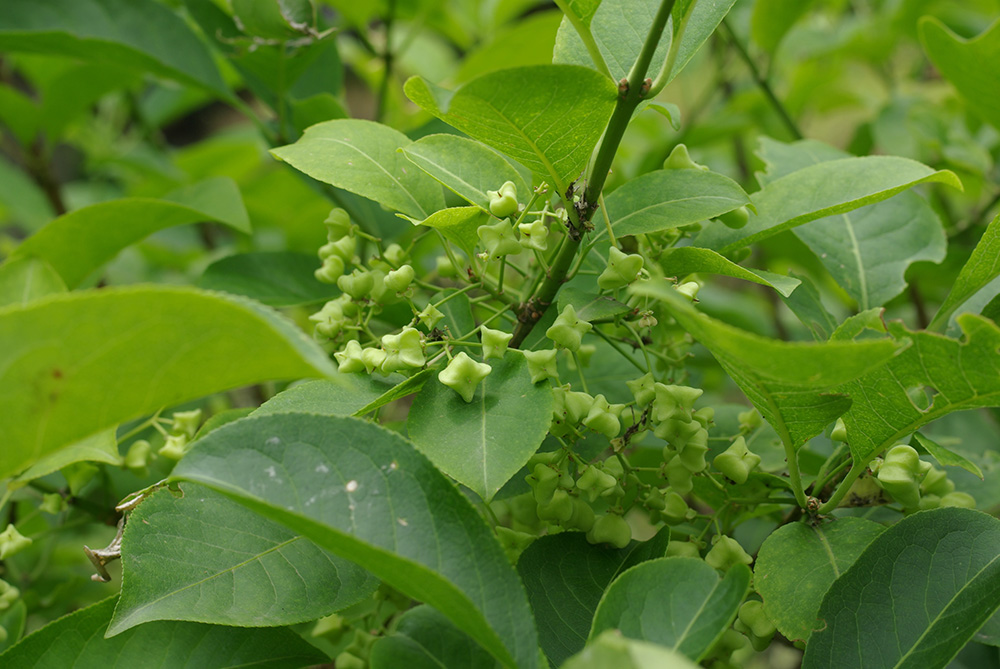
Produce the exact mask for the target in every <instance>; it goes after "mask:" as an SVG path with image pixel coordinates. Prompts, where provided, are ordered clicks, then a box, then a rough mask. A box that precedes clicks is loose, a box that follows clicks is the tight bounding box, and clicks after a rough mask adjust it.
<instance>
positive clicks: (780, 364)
mask: <svg viewBox="0 0 1000 669" xmlns="http://www.w3.org/2000/svg"><path fill="white" fill-rule="evenodd" d="M631 291H632V293H633V294H636V295H647V296H649V297H654V298H657V299H659V300H661V301H662V302H663V304H664V306H665V307H666V308H667V310H668V311H669V312H670V314H671V315H672V316H673V317H674V318H675V319H677V322H678V323H680V325H681V327H683V328H684V329H685V330H687V331H688V332H689V333H691V335H692V336H693V337H694V338H695V339H697V340H698V341H699V342H701V344H702V345H703V346H705V347H706V348H707V349H708V350H709V351H710V352H711V353H712V355H713V356H715V359H716V360H718V361H719V364H720V365H722V367H723V369H725V370H726V372H727V373H728V374H729V376H731V377H732V379H733V381H735V382H736V385H738V386H739V387H740V389H741V390H742V391H743V392H744V393H745V394H746V396H747V399H749V400H750V401H751V402H752V403H753V405H754V406H755V407H757V409H758V410H759V411H760V413H761V415H762V416H763V417H764V418H765V419H766V420H767V422H768V423H770V424H771V427H773V428H774V429H775V431H776V432H777V433H778V436H779V437H780V438H781V441H782V443H784V444H785V445H786V446H793V447H798V446H800V445H801V444H804V443H805V442H806V441H808V440H809V439H811V438H812V437H814V436H816V435H817V434H819V433H820V432H822V431H823V429H824V428H825V427H826V426H827V425H828V424H829V423H830V422H831V421H833V420H834V419H836V418H837V417H838V416H840V415H841V414H842V413H844V411H846V410H847V408H848V407H849V406H850V399H848V398H847V397H845V396H843V395H836V394H832V393H831V392H830V391H831V390H832V389H833V388H835V387H838V386H841V385H842V384H844V383H846V382H848V381H850V380H852V379H856V378H858V377H860V376H861V375H863V374H865V373H867V372H870V371H871V370H873V369H878V368H879V367H880V366H882V365H883V364H885V362H886V361H887V360H889V359H890V358H892V356H893V355H895V353H896V351H897V350H898V349H899V345H897V344H896V343H895V342H891V341H863V342H843V341H839V342H824V343H799V342H784V341H778V340H774V339H767V338H765V337H761V336H758V335H755V334H751V333H749V332H745V331H743V330H740V329H738V328H735V327H733V326H731V325H727V324H725V323H723V322H721V321H717V320H715V319H713V318H709V317H708V316H706V315H704V314H701V313H699V312H698V311H697V310H696V309H695V308H694V307H693V306H691V304H690V303H688V302H687V301H686V300H685V299H684V298H683V297H681V296H680V295H679V294H678V293H677V291H676V290H674V289H673V288H671V287H670V286H669V285H668V284H667V283H666V282H663V281H655V280H654V281H647V282H644V283H639V284H636V285H634V286H633V287H632V289H631ZM845 343H850V344H853V345H854V347H844V346H843V344H845Z"/></svg>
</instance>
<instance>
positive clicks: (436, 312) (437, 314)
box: [417, 304, 444, 330]
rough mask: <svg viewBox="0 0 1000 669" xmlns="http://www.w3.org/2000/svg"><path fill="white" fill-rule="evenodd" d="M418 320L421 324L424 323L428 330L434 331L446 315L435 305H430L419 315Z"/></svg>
mask: <svg viewBox="0 0 1000 669" xmlns="http://www.w3.org/2000/svg"><path fill="white" fill-rule="evenodd" d="M417 318H419V319H420V322H421V323H423V324H424V326H426V327H427V329H428V330H433V329H434V328H436V327H437V324H438V323H440V322H441V319H443V318H444V314H443V313H441V310H440V309H438V308H437V307H435V306H434V305H433V304H428V305H427V306H426V307H424V309H423V311H421V312H420V313H419V314H417Z"/></svg>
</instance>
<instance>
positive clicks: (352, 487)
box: [344, 480, 358, 492]
mask: <svg viewBox="0 0 1000 669" xmlns="http://www.w3.org/2000/svg"><path fill="white" fill-rule="evenodd" d="M344 488H345V489H346V490H347V492H354V491H355V490H357V489H358V482H357V481H354V480H351V481H348V482H347V485H346V486H344Z"/></svg>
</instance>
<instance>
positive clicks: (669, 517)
mask: <svg viewBox="0 0 1000 669" xmlns="http://www.w3.org/2000/svg"><path fill="white" fill-rule="evenodd" d="M663 501H664V506H663V509H662V510H661V511H660V516H661V517H662V518H663V522H665V523H666V524H667V525H678V524H680V523H683V522H684V521H685V520H687V515H688V511H689V508H688V505H687V502H685V501H684V498H683V497H681V496H680V495H678V494H677V493H676V492H674V491H673V490H671V491H670V492H668V493H667V494H666V495H664V497H663ZM689 545H692V546H693V544H689ZM695 552H697V550H696V551H695Z"/></svg>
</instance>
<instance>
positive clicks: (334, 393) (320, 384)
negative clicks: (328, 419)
mask: <svg viewBox="0 0 1000 669" xmlns="http://www.w3.org/2000/svg"><path fill="white" fill-rule="evenodd" d="M428 371H429V370H424V371H422V372H418V373H417V374H414V375H413V376H411V377H410V378H406V377H404V376H403V375H402V374H390V375H389V376H376V375H372V376H362V375H361V374H338V375H337V376H335V377H333V378H332V379H322V380H317V381H308V382H306V383H302V384H299V385H296V386H292V387H291V388H289V389H288V390H285V391H283V392H280V393H278V394H277V395H275V396H274V397H272V398H271V399H269V400H268V401H266V402H264V403H263V404H261V405H260V406H259V407H258V408H257V409H256V410H255V411H254V414H255V415H267V414H273V413H292V412H308V413H317V414H320V415H323V416H363V415H365V414H366V413H370V412H372V411H374V410H375V409H377V408H379V407H380V406H384V405H386V404H388V403H389V402H392V401H393V400H397V399H399V398H400V397H406V396H407V395H412V394H413V393H415V392H417V391H418V390H420V388H421V387H422V386H423V384H424V382H425V381H426V380H427V378H428V376H429V375H428V373H427V372H428Z"/></svg>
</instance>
